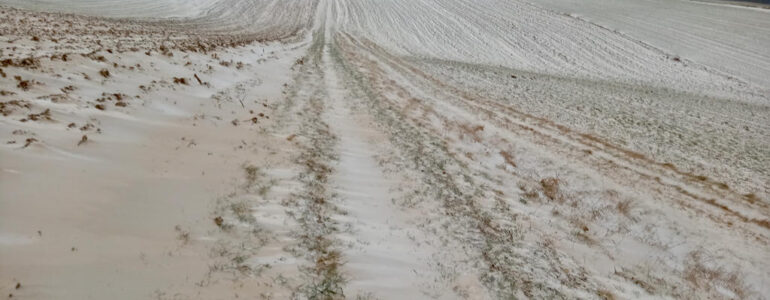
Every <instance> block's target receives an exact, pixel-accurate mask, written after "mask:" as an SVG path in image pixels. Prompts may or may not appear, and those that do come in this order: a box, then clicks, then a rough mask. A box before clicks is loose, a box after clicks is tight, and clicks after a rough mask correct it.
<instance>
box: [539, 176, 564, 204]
mask: <svg viewBox="0 0 770 300" xmlns="http://www.w3.org/2000/svg"><path fill="white" fill-rule="evenodd" d="M540 185H541V186H542V187H543V194H545V196H546V197H548V198H549V199H551V200H557V199H558V198H559V179H557V178H553V177H548V178H543V179H542V180H540Z"/></svg>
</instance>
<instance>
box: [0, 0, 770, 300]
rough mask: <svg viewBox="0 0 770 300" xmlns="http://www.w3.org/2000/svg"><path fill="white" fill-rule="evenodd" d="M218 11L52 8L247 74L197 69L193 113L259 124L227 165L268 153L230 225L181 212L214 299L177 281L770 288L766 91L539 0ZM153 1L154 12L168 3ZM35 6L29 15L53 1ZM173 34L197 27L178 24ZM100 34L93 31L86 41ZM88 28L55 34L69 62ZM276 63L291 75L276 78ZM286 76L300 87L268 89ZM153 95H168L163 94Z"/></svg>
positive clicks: (668, 293)
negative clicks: (106, 15) (126, 28)
mask: <svg viewBox="0 0 770 300" xmlns="http://www.w3.org/2000/svg"><path fill="white" fill-rule="evenodd" d="M142 3H145V2H142ZM196 3H197V2H196ZM202 3H203V2H201V3H198V4H200V5H199V6H195V7H193V8H195V9H199V10H200V11H203V13H201V12H200V11H198V12H184V11H174V12H173V13H175V14H180V15H185V14H187V13H190V14H192V15H193V17H190V16H185V17H179V18H173V19H171V20H163V19H161V18H158V19H155V18H156V17H157V16H154V17H152V18H151V19H140V20H139V21H134V20H133V19H123V20H117V21H116V20H113V19H100V18H92V17H81V16H76V15H60V14H53V13H51V14H41V15H40V16H42V17H41V18H62V19H65V20H70V21H72V20H75V21H80V22H85V23H86V24H97V25H99V26H103V27H106V28H109V27H110V26H117V25H115V24H126V25H128V24H130V25H131V26H135V28H134V29H132V30H138V31H141V32H144V33H145V34H147V36H148V39H147V41H140V40H135V41H133V42H130V43H129V45H130V46H132V47H141V51H145V49H149V50H148V52H147V53H148V54H146V55H147V56H148V57H149V56H151V54H152V51H156V52H159V53H160V54H164V55H165V56H167V57H163V58H162V59H164V60H155V61H153V62H154V63H156V64H161V65H162V64H164V63H165V62H167V61H171V62H173V65H176V64H184V67H187V66H189V65H191V64H192V63H189V62H186V61H184V60H188V59H190V60H195V59H198V60H200V61H204V63H200V66H197V65H196V66H195V67H196V68H199V69H197V70H198V71H196V72H199V73H200V74H202V75H203V76H205V77H204V78H206V77H207V75H208V74H207V73H206V72H215V71H212V70H215V68H213V67H212V66H211V65H210V64H214V62H216V61H218V62H219V64H220V65H221V66H222V67H223V70H224V71H221V72H220V73H218V74H227V75H221V76H235V77H233V78H237V80H233V81H227V82H217V78H216V76H213V75H212V76H211V80H212V82H214V84H211V83H209V82H205V83H204V82H202V81H201V80H200V78H199V77H198V73H195V78H196V79H197V80H198V82H199V83H200V87H197V88H199V89H205V93H210V94H211V97H210V98H211V99H205V101H204V102H201V104H199V105H198V106H199V107H195V106H194V105H191V106H192V107H193V108H192V110H196V109H200V110H202V112H201V113H199V114H196V115H195V116H194V117H193V118H192V119H185V122H193V123H192V126H193V127H196V126H199V125H198V124H208V125H206V126H213V128H209V129H207V130H211V131H212V132H213V133H214V134H213V135H214V136H216V133H217V132H219V133H222V134H223V133H224V131H222V130H225V129H223V128H229V129H232V130H233V131H234V130H236V128H237V130H246V129H244V128H248V127H246V126H254V128H255V129H253V130H252V129H249V130H248V131H239V133H238V135H234V136H233V138H232V141H230V140H228V142H227V143H229V144H227V145H226V147H225V148H232V150H227V151H232V153H230V152H228V153H230V154H227V155H225V154H221V157H223V158H224V160H223V161H222V163H223V164H232V163H231V160H233V159H243V160H245V161H247V163H242V164H241V165H239V166H238V167H237V168H236V169H235V171H233V170H232V168H231V169H228V170H229V171H227V172H229V173H226V174H228V179H227V182H228V184H230V185H232V186H233V191H232V192H229V193H226V194H224V195H223V196H220V197H218V198H217V199H216V200H215V201H214V206H213V208H209V210H210V211H209V215H207V216H205V218H206V221H205V224H207V225H205V226H204V227H200V228H199V229H197V230H198V231H197V232H196V231H195V230H191V231H190V232H188V231H185V229H184V228H182V227H176V228H177V229H176V230H177V231H178V232H179V233H180V235H181V236H182V237H181V238H179V239H181V240H184V241H185V242H184V245H183V246H185V245H187V243H189V241H188V239H189V238H190V235H193V236H196V234H197V235H200V236H201V237H202V238H201V239H200V242H199V243H200V245H203V246H201V247H202V248H205V249H206V250H207V251H208V252H209V260H210V261H208V260H205V262H206V263H207V264H208V272H206V273H205V274H194V275H192V276H193V278H197V279H195V280H196V283H195V285H196V288H194V289H193V290H192V291H193V292H189V291H186V292H185V293H186V294H185V293H181V292H180V294H177V295H191V294H195V293H196V292H197V295H198V297H205V296H203V295H206V293H205V292H206V291H209V292H212V291H219V290H214V288H221V287H222V286H225V287H229V286H236V287H237V288H236V289H237V291H238V293H240V295H241V296H243V295H244V294H247V295H255V296H256V295H258V296H260V297H262V298H265V299H271V298H293V299H342V298H356V299H393V298H409V299H416V298H436V299H517V298H524V299H531V298H534V299H542V298H547V299H574V298H589V299H591V298H595V299H615V298H620V299H626V298H640V297H653V298H666V297H671V298H685V299H699V298H716V299H722V298H725V299H729V298H749V299H755V298H756V299H762V298H763V297H764V296H763V295H767V293H768V290H767V289H768V288H767V287H768V285H767V283H768V282H767V280H768V278H770V271H768V270H770V267H768V265H767V262H768V261H770V234H769V233H770V204H768V202H767V199H766V198H767V195H768V189H770V183H769V181H768V176H770V173H768V172H770V170H768V168H767V163H770V152H768V150H767V149H768V148H767V147H766V146H770V144H768V141H767V140H765V139H763V137H765V136H767V134H768V133H770V125H768V124H770V123H768V114H767V112H770V108H769V106H768V97H767V94H766V92H767V90H766V89H764V88H762V87H758V86H756V85H753V84H751V83H747V82H744V81H741V80H738V79H736V78H733V77H731V76H729V75H726V74H727V73H723V72H722V71H715V70H712V69H710V68H709V67H705V66H703V65H699V64H696V63H692V62H690V61H687V60H686V59H680V58H679V57H676V59H674V56H672V55H669V54H667V53H666V52H665V51H663V50H660V49H657V48H654V47H653V46H650V45H648V44H645V43H643V41H636V40H633V39H631V38H630V37H629V36H628V35H625V34H621V33H618V32H613V31H611V30H609V29H607V28H603V27H601V26H597V25H595V24H593V23H589V22H586V21H583V20H581V19H579V18H575V17H572V16H565V15H561V14H558V13H555V12H553V11H550V10H546V9H542V8H540V7H539V6H535V5H532V4H530V3H527V2H519V1H514V2H510V1H482V2H478V3H477V2H474V1H465V0H456V1H433V0H424V1H406V0H394V1H379V2H378V1H371V0H364V1H347V0H319V1H296V2H291V3H289V2H287V1H282V0H271V1H257V2H254V3H251V2H248V3H247V2H243V1H235V0H224V1H218V2H217V5H213V6H210V7H209V6H206V5H204V4H202ZM145 4H146V5H147V6H146V7H137V8H136V9H137V11H136V12H135V13H136V14H145V15H146V14H147V12H143V10H152V9H160V7H154V6H152V5H150V2H146V3H145ZM198 4H196V5H198ZM86 9H89V10H94V11H98V10H99V9H103V8H99V7H87V8H86ZM12 12H13V14H9V16H8V17H7V18H6V20H13V19H14V17H12V16H15V20H18V19H19V17H18V16H25V15H34V16H37V14H38V13H33V12H28V11H17V10H12ZM168 13H169V14H170V13H172V11H169V12H168ZM158 14H160V13H158ZM195 16H197V17H195ZM120 17H126V18H131V17H134V16H130V15H127V16H120ZM244 20H253V21H254V22H255V23H253V24H251V23H249V22H248V21H244ZM283 20H287V21H286V22H285V23H282V22H284V21H283ZM9 24H10V21H8V24H6V25H9ZM192 27H203V28H208V29H207V30H206V31H204V32H200V33H198V32H193V31H190V28H192ZM163 28H171V29H173V30H170V31H169V35H168V36H167V37H166V38H164V37H163V35H164V34H165V32H164V31H163ZM0 29H1V30H4V31H3V32H5V33H8V34H12V35H21V33H20V31H21V28H20V27H19V26H10V25H9V26H4V27H2V28H0ZM77 30H84V32H87V31H88V30H87V29H82V28H81V29H79V28H75V29H73V31H71V32H68V33H66V34H67V35H72V34H73V33H77V32H78V31H77ZM105 32H113V31H110V30H105ZM34 33H35V34H40V35H41V36H46V34H53V33H51V32H50V31H48V30H37V31H34ZM110 34H115V33H110ZM121 35H122V33H116V34H115V36H121ZM80 42H82V43H84V44H85V45H89V46H88V47H86V49H88V50H91V51H85V52H83V55H82V56H83V57H97V59H96V60H97V61H99V59H98V57H99V53H102V52H105V51H107V50H106V49H108V48H109V49H110V51H109V53H110V54H112V53H113V52H112V48H116V50H115V51H116V52H118V53H121V54H122V53H123V52H122V51H128V52H137V51H138V50H137V51H134V50H130V49H129V48H130V47H127V46H123V47H121V45H123V44H122V43H120V42H117V43H114V44H113V41H106V42H104V44H105V45H103V44H102V41H101V40H99V39H96V38H92V37H89V38H86V39H85V40H84V41H80ZM126 42H129V41H126ZM278 42H280V44H279V45H281V46H285V47H280V48H281V50H274V48H269V47H272V46H265V45H273V44H270V43H276V44H277V43H278ZM77 43H78V41H75V40H71V41H68V42H66V43H64V45H66V47H59V46H50V45H49V46H46V47H48V48H45V47H42V48H41V47H38V46H35V47H36V48H35V47H32V48H31V49H34V50H35V51H36V52H35V55H33V57H35V58H36V59H38V60H40V59H44V58H50V60H52V61H53V60H54V59H58V60H61V55H62V53H65V52H69V51H71V49H69V48H68V47H74V45H76V44H77ZM262 43H266V44H262ZM166 45H169V46H166ZM89 47H90V48H89ZM158 47H160V48H158ZM167 47H168V48H167ZM268 48H269V49H268ZM156 49H157V50H156ZM163 49H165V50H163ZM265 49H268V50H267V51H271V52H269V53H267V54H266V53H265V51H266V50H265ZM275 49H277V48H275ZM174 51H181V52H176V53H173V52H174ZM259 51H262V54H259ZM280 51H285V53H287V54H286V56H285V57H282V58H278V57H279V56H281V55H283V53H281V52H280ZM720 51H721V50H720ZM169 53H170V54H171V55H169ZM199 53H200V55H199ZM288 53H292V54H288ZM296 53H299V54H298V56H297V58H296V60H294V58H291V59H290V58H289V57H292V56H291V55H297V54H296ZM139 55H141V53H139ZM197 55H199V56H200V57H198V56H197ZM220 55H222V57H220ZM746 55H747V56H749V57H748V58H747V60H746V62H749V61H751V60H754V59H756V54H755V53H753V52H751V51H749V50H747V52H746ZM180 56H181V57H184V58H183V59H181V60H179V61H177V59H178V57H180ZM190 57H193V58H190ZM223 57H224V58H223ZM246 57H249V59H252V60H256V61H257V65H259V64H263V63H270V62H271V61H274V62H275V65H276V66H273V67H271V68H265V69H259V67H254V66H252V65H250V64H245V65H244V64H243V63H241V62H239V60H240V58H243V59H244V60H246ZM102 58H104V57H102ZM255 58H257V59H255ZM228 60H229V61H228ZM65 61H66V59H65ZM277 61H280V63H279V62H277ZM23 62H24V61H18V62H17V61H16V60H13V61H11V63H10V64H12V66H11V67H10V68H20V69H22V70H24V72H28V73H29V74H34V72H36V71H35V70H36V67H35V68H30V69H28V70H27V69H24V66H16V65H13V64H21V63H23ZM236 62H237V67H234V68H231V65H233V64H236ZM185 63H186V64H185ZM196 64H198V63H196ZM115 66H117V64H116V65H115ZM204 66H205V67H204ZM153 68H155V65H153ZM190 68H192V67H190ZM217 68H219V67H217ZM282 68H283V69H282ZM763 68H764V66H763ZM132 70H133V69H132ZM256 70H259V71H256ZM276 70H281V72H285V74H286V75H282V76H286V77H287V78H288V81H287V82H285V83H283V82H280V83H279V82H278V81H275V80H272V79H271V78H270V76H267V75H265V74H269V73H270V72H273V71H276ZM186 71H187V70H186ZM260 72H261V73H260ZM725 72H727V71H725ZM231 73H232V74H236V75H230V74H231ZM23 74H24V75H25V76H28V75H27V73H23ZM108 74H109V73H108ZM118 74H119V73H118ZM282 74H284V73H282ZM754 75H755V74H754ZM754 75H752V76H754ZM104 77H105V78H109V77H108V76H104ZM173 80H174V81H175V82H177V83H176V84H177V85H180V86H183V87H179V89H180V90H182V91H183V90H184V89H185V88H187V87H184V86H186V85H188V84H187V83H186V81H184V83H181V84H180V83H179V82H180V80H181V79H179V78H177V77H174V78H173ZM106 81H107V79H105V81H104V82H106ZM190 81H191V82H192V79H190ZM104 82H102V83H101V84H102V85H104ZM152 84H153V85H151V86H150V88H146V87H144V85H143V86H142V87H143V88H141V90H142V91H144V93H145V96H146V97H147V98H149V97H158V98H160V97H169V95H174V93H178V91H177V86H174V85H171V88H170V89H169V90H170V91H169V92H165V90H164V88H166V87H163V86H162V84H167V83H164V82H161V83H160V84H159V85H161V87H157V86H155V84H156V82H155V81H153V82H152ZM265 85H274V88H275V87H278V86H281V87H280V93H279V92H278V91H277V90H269V93H273V94H275V96H274V97H273V99H265V100H261V99H260V98H262V95H261V94H260V93H264V90H263V86H265ZM214 86H216V87H214ZM153 89H156V90H157V91H164V92H163V93H158V94H149V95H151V96H147V95H146V94H147V93H154V92H155V91H153ZM148 91H150V92H148ZM33 92H35V91H33ZM30 93H32V92H30ZM273 94H271V95H273ZM278 94H280V96H277V95H278ZM22 95H26V94H22ZM39 99H40V98H39ZM166 99H168V98H166ZM276 99H277V100H276ZM252 100H253V101H252ZM196 101H198V100H196ZM206 101H212V102H211V103H208V102H206ZM260 104H261V105H260ZM36 105H37V104H36ZM174 105H176V102H174ZM206 106H211V107H210V108H209V107H206ZM203 107H206V108H203ZM55 108H56V107H55ZM255 110H256V111H259V112H262V113H260V114H259V115H258V117H257V113H256V112H255ZM228 114H230V115H234V116H228ZM266 114H267V115H269V116H267V117H266V116H265V115H266ZM233 118H234V119H233ZM230 119H232V121H230ZM7 122H8V124H13V126H21V125H19V124H17V123H14V122H15V121H7ZM247 124H248V125H247ZM188 125H189V124H188ZM9 126H10V125H9ZM222 126H226V127H222ZM207 128H208V127H207ZM84 141H85V140H84ZM184 141H185V143H187V147H188V148H190V147H194V146H197V144H196V143H195V141H194V140H193V141H189V142H188V141H187V140H184ZM79 146H80V144H78V147H79ZM244 147H245V149H247V150H248V151H246V152H243V153H242V152H238V151H241V149H244ZM24 148H26V146H25V147H24ZM22 149H23V148H22ZM177 149H178V147H177ZM217 150H221V149H217ZM14 151H15V150H14ZM213 153H214V150H210V152H208V153H207V155H208V156H212V154H213ZM231 158H233V159H231ZM239 163H240V162H239ZM222 172H224V171H222ZM233 178H235V179H233ZM220 184H221V183H220ZM212 219H213V221H214V222H213V223H214V224H211V223H212V222H211V220H212ZM198 226H202V225H198ZM196 228H197V227H196ZM201 228H203V229H201ZM0 229H1V228H0ZM185 232H186V233H185ZM191 232H192V233H191ZM0 233H1V232H0ZM203 237H205V238H203ZM195 241H198V240H195ZM194 244H195V242H193V245H194ZM73 249H74V248H73ZM180 249H181V248H180ZM196 249H197V248H196ZM73 251H74V250H73ZM188 251H192V252H195V251H198V252H200V249H197V250H188ZM0 267H2V265H0ZM0 275H3V274H0ZM188 276H189V274H188ZM200 277H202V278H203V279H200ZM3 278H4V277H0V279H3ZM174 288H176V287H174ZM174 288H171V289H169V292H171V291H173V290H174ZM187 292H189V293H187ZM202 292H204V293H203V294H201V293H202ZM212 293H214V294H217V292H212ZM238 293H236V294H235V295H239V294H238ZM157 296H158V298H163V297H165V296H167V294H166V293H165V292H163V293H158V294H157Z"/></svg>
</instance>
